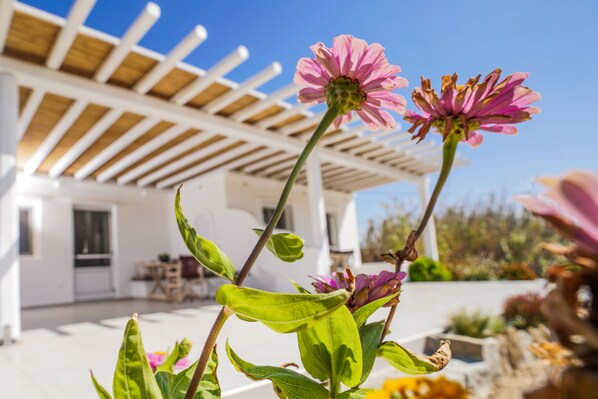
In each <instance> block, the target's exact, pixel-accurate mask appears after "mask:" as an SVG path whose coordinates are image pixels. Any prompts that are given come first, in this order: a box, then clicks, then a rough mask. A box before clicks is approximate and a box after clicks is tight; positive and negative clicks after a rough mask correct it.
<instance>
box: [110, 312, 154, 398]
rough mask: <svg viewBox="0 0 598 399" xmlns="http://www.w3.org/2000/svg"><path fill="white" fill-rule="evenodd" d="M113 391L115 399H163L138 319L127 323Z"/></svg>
mask: <svg viewBox="0 0 598 399" xmlns="http://www.w3.org/2000/svg"><path fill="white" fill-rule="evenodd" d="M112 390H113V392H114V399H138V398H144V399H162V394H161V393H160V388H159V387H158V384H157V383H156V379H155V378H154V373H153V372H152V368H151V367H150V365H149V362H148V361H147V356H146V354H145V349H143V342H142V340H141V332H140V331H139V324H138V323H137V319H136V318H135V317H133V318H132V319H131V320H129V322H128V323H127V327H126V328H125V336H124V338H123V342H122V345H121V347H120V351H119V353H118V362H117V364H116V370H115V372H114V382H113V387H112Z"/></svg>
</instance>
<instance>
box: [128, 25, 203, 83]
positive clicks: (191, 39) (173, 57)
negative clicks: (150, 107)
mask: <svg viewBox="0 0 598 399" xmlns="http://www.w3.org/2000/svg"><path fill="white" fill-rule="evenodd" d="M207 38H208V32H207V31H206V28H204V27H203V26H201V25H196V26H195V27H194V28H193V30H192V31H191V32H189V34H187V36H186V37H185V38H184V39H183V40H181V41H180V42H179V44H177V45H176V47H175V48H173V49H172V50H171V51H170V52H169V53H168V55H166V57H164V60H163V61H162V62H160V63H158V64H156V65H155V66H154V67H153V68H152V69H151V70H150V71H149V72H148V73H146V74H145V75H143V77H142V78H141V79H139V81H138V82H137V83H136V84H135V86H133V90H135V91H136V92H137V93H140V94H144V93H147V92H148V91H149V90H150V89H151V88H152V87H154V85H155V84H156V83H158V81H159V80H160V79H162V78H163V77H164V76H165V75H166V74H167V73H168V72H170V71H171V70H172V68H174V66H175V65H176V64H177V63H178V62H179V61H182V60H183V59H184V58H185V57H187V56H188V55H189V54H191V52H192V51H193V50H195V48H197V46H199V45H200V44H201V43H203V41H204V40H206V39H207Z"/></svg>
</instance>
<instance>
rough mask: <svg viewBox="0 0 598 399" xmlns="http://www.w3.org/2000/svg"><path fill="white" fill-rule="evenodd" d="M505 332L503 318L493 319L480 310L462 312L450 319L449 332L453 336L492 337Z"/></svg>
mask: <svg viewBox="0 0 598 399" xmlns="http://www.w3.org/2000/svg"><path fill="white" fill-rule="evenodd" d="M503 330H504V320H503V319H502V317H493V316H490V315H486V314H484V313H482V312H481V311H480V310H476V311H475V312H472V313H469V312H467V311H466V310H462V311H460V312H458V313H455V314H453V315H452V316H451V318H450V324H449V326H448V329H447V331H448V332H450V333H453V334H459V335H466V336H468V337H473V338H485V337H492V336H494V335H497V334H499V333H501V332H502V331H503Z"/></svg>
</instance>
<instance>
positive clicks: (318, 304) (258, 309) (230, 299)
mask: <svg viewBox="0 0 598 399" xmlns="http://www.w3.org/2000/svg"><path fill="white" fill-rule="evenodd" d="M349 296H350V294H349V293H348V292H347V291H346V290H337V291H333V292H331V293H329V294H283V293H276V292H267V291H261V290H256V289H253V288H245V287H244V288H241V287H237V286H235V285H232V284H225V285H223V286H221V287H220V288H219V289H218V291H216V301H217V302H218V303H219V304H221V305H224V306H226V307H227V308H228V309H230V310H232V311H233V312H234V313H236V314H237V315H239V316H240V317H242V318H243V319H244V320H245V319H249V320H256V321H259V322H262V323H263V324H264V325H266V326H267V327H269V328H271V329H272V330H274V331H276V332H279V333H289V332H296V331H300V330H304V329H306V328H309V327H311V326H313V325H314V324H316V323H317V322H318V320H321V319H323V318H324V317H326V316H328V315H329V314H330V313H332V312H334V311H335V310H336V309H338V308H340V307H342V306H343V305H344V304H345V302H347V300H348V299H349Z"/></svg>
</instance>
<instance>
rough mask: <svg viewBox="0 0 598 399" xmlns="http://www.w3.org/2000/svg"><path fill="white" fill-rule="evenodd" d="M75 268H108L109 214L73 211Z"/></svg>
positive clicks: (109, 256) (104, 212)
mask: <svg viewBox="0 0 598 399" xmlns="http://www.w3.org/2000/svg"><path fill="white" fill-rule="evenodd" d="M74 222H75V267H92V266H110V258H111V254H110V212H106V211H88V210H78V209H76V210H75V214H74Z"/></svg>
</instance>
